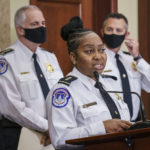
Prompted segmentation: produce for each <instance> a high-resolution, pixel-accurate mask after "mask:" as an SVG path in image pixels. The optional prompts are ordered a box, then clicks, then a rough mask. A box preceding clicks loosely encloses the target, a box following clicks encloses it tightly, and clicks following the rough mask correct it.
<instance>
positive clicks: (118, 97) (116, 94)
mask: <svg viewBox="0 0 150 150" xmlns="http://www.w3.org/2000/svg"><path fill="white" fill-rule="evenodd" d="M115 96H116V97H117V99H118V100H121V101H122V103H124V100H123V99H122V97H121V96H120V95H119V94H118V93H115Z"/></svg>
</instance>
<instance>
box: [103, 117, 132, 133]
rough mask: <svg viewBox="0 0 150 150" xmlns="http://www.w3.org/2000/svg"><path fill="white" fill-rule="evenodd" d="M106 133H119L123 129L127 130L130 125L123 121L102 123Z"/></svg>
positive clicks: (116, 120) (111, 120)
mask: <svg viewBox="0 0 150 150" xmlns="http://www.w3.org/2000/svg"><path fill="white" fill-rule="evenodd" d="M103 123H104V126H105V130H106V133H115V132H121V131H124V130H125V129H128V128H129V127H130V126H131V125H132V123H131V122H129V121H125V120H120V119H110V120H106V121H103Z"/></svg>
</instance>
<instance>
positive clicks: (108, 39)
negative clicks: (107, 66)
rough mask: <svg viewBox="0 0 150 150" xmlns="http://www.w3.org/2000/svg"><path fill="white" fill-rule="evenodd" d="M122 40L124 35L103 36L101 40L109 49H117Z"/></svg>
mask: <svg viewBox="0 0 150 150" xmlns="http://www.w3.org/2000/svg"><path fill="white" fill-rule="evenodd" d="M124 38H125V34H124V35H116V34H110V35H109V34H104V37H103V40H104V43H106V45H107V46H108V47H109V48H117V47H119V46H120V45H121V44H122V42H123V40H124Z"/></svg>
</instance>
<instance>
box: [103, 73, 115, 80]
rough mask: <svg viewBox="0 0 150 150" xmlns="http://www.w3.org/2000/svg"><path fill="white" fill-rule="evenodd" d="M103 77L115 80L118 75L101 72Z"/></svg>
mask: <svg viewBox="0 0 150 150" xmlns="http://www.w3.org/2000/svg"><path fill="white" fill-rule="evenodd" d="M101 77H102V78H111V79H113V80H117V77H116V76H112V75H105V74H101Z"/></svg>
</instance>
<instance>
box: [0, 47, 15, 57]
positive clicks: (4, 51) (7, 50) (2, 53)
mask: <svg viewBox="0 0 150 150" xmlns="http://www.w3.org/2000/svg"><path fill="white" fill-rule="evenodd" d="M13 51H14V49H11V48H9V49H5V50H2V51H0V55H5V54H7V53H10V52H13Z"/></svg>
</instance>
